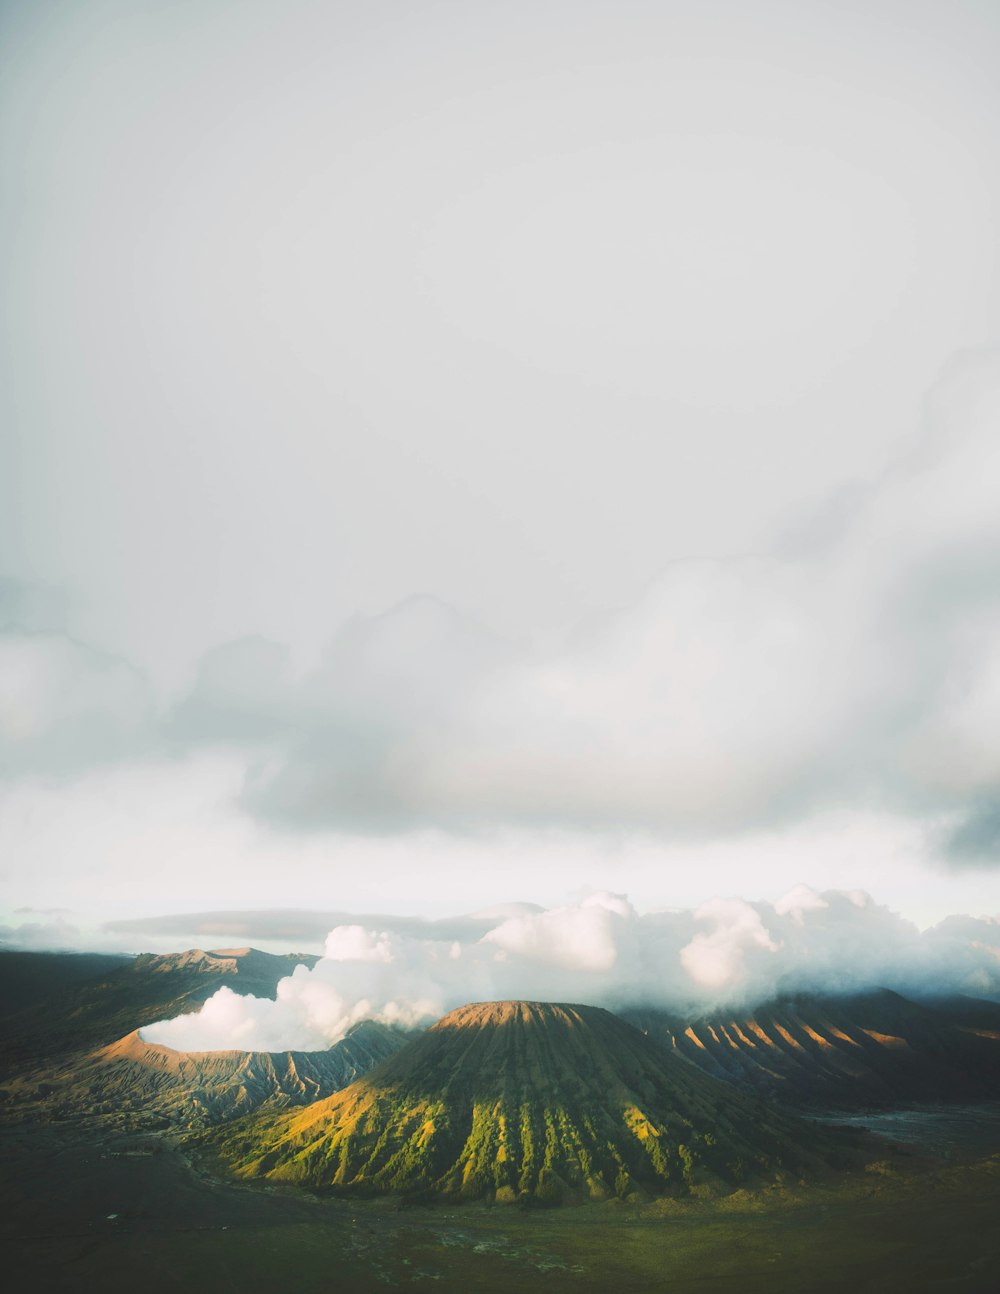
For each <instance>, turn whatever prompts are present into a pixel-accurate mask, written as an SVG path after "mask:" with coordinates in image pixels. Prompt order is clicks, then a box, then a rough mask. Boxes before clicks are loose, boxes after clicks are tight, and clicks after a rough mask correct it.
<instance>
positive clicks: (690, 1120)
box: [211, 1002, 844, 1202]
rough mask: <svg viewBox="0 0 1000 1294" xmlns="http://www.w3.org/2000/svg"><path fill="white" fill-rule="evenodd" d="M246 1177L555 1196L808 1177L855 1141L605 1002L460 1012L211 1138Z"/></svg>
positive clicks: (699, 1188)
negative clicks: (722, 1077) (366, 1065)
mask: <svg viewBox="0 0 1000 1294" xmlns="http://www.w3.org/2000/svg"><path fill="white" fill-rule="evenodd" d="M211 1144H212V1145H213V1146H214V1147H215V1148H216V1149H217V1150H218V1152H219V1153H220V1154H221V1156H222V1158H223V1160H224V1161H226V1162H227V1163H228V1164H229V1165H230V1166H231V1168H232V1169H233V1170H234V1171H235V1172H236V1173H237V1174H238V1175H241V1176H245V1177H267V1178H271V1179H275V1180H281V1181H290V1182H300V1183H305V1184H309V1185H312V1186H329V1187H334V1188H342V1189H347V1190H352V1189H353V1190H370V1191H399V1192H428V1193H432V1194H439V1195H445V1196H466V1197H482V1196H491V1195H496V1197H497V1198H498V1199H501V1200H509V1199H515V1198H518V1197H521V1198H525V1199H537V1200H542V1201H553V1202H554V1201H557V1200H560V1199H565V1198H579V1197H587V1196H589V1197H592V1198H603V1197H607V1196H610V1195H616V1194H617V1195H628V1194H630V1193H631V1192H632V1191H634V1190H637V1189H640V1190H641V1189H648V1190H652V1191H655V1192H656V1193H660V1194H662V1193H675V1194H688V1193H692V1192H694V1193H700V1192H712V1191H718V1190H722V1189H726V1188H734V1187H736V1186H738V1185H739V1184H741V1183H743V1182H745V1181H749V1180H753V1179H761V1178H765V1179H773V1178H775V1177H776V1176H778V1175H780V1174H781V1173H782V1172H784V1171H794V1172H796V1173H801V1172H811V1171H813V1170H816V1169H819V1168H820V1167H821V1166H822V1165H824V1164H827V1163H829V1162H830V1160H831V1158H836V1157H837V1155H838V1153H840V1148H841V1147H842V1145H843V1144H844V1143H843V1142H841V1141H838V1140H836V1139H834V1138H833V1137H832V1136H831V1135H828V1134H827V1133H825V1132H823V1131H821V1130H819V1129H818V1128H815V1127H813V1126H812V1125H809V1124H805V1123H801V1122H799V1121H798V1120H796V1119H794V1118H792V1117H790V1116H787V1115H783V1114H780V1113H778V1112H776V1111H774V1110H773V1109H768V1108H767V1107H766V1106H764V1105H763V1104H762V1103H761V1102H759V1101H757V1100H755V1099H754V1098H752V1097H748V1096H745V1095H743V1094H741V1093H740V1092H737V1091H734V1090H733V1089H732V1088H731V1087H730V1086H728V1085H726V1084H724V1083H720V1082H718V1081H717V1080H715V1079H713V1078H711V1077H709V1076H708V1075H706V1074H703V1073H701V1072H700V1071H699V1070H698V1069H696V1068H695V1067H693V1066H692V1065H690V1064H688V1063H687V1062H686V1061H685V1060H683V1059H680V1058H678V1057H677V1056H676V1055H672V1054H671V1053H670V1052H668V1051H666V1050H665V1049H663V1048H661V1047H660V1046H658V1045H657V1044H656V1043H654V1042H652V1041H651V1040H650V1039H648V1038H646V1037H645V1036H643V1034H641V1033H640V1032H639V1031H638V1030H636V1029H634V1028H633V1027H632V1026H631V1025H629V1024H627V1023H626V1022H625V1021H623V1020H621V1019H619V1018H618V1017H616V1016H614V1015H612V1014H610V1013H609V1012H607V1011H603V1010H601V1009H599V1008H596V1007H587V1006H565V1005H555V1004H549V1003H533V1002H493V1003H482V1004H476V1005H471V1006H466V1007H462V1008H460V1009H459V1010H457V1011H453V1012H451V1014H449V1015H447V1016H445V1017H444V1019H443V1020H441V1021H439V1023H438V1024H437V1025H435V1026H434V1027H433V1028H432V1029H430V1030H428V1031H427V1032H426V1033H425V1034H423V1035H421V1036H420V1037H418V1038H416V1039H414V1040H413V1041H412V1042H410V1043H408V1044H407V1045H406V1046H405V1047H403V1048H402V1049H401V1050H400V1051H399V1052H397V1053H396V1055H395V1056H393V1057H392V1058H391V1059H390V1060H388V1061H387V1062H385V1063H384V1064H383V1065H381V1066H379V1067H378V1068H377V1069H376V1070H373V1071H372V1072H371V1073H370V1074H369V1075H367V1076H366V1077H365V1078H362V1079H361V1080H359V1081H358V1082H356V1083H353V1084H352V1085H351V1086H350V1087H348V1088H346V1089H345V1090H344V1091H342V1092H339V1093H338V1094H337V1095H335V1096H333V1097H330V1098H328V1099H327V1100H324V1101H319V1102H316V1103H315V1104H313V1105H309V1106H306V1107H305V1108H304V1109H301V1110H296V1111H294V1112H288V1113H285V1114H281V1115H278V1116H275V1117H255V1118H251V1119H246V1120H241V1121H239V1122H238V1123H236V1124H231V1125H229V1126H228V1127H226V1128H225V1129H222V1130H220V1131H219V1132H218V1133H216V1134H213V1137H212V1142H211Z"/></svg>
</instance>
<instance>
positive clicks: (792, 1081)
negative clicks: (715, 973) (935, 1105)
mask: <svg viewBox="0 0 1000 1294" xmlns="http://www.w3.org/2000/svg"><path fill="white" fill-rule="evenodd" d="M625 1015H626V1018H627V1019H629V1020H630V1021H631V1022H632V1023H633V1024H635V1025H636V1027H637V1028H640V1029H642V1030H643V1031H644V1032H646V1033H648V1035H649V1036H650V1037H651V1038H653V1039H654V1040H656V1041H659V1042H661V1043H663V1044H664V1045H666V1046H668V1047H670V1048H671V1049H673V1050H674V1051H675V1053H676V1054H677V1055H680V1056H683V1057H684V1058H686V1059H687V1060H689V1061H691V1062H693V1064H695V1065H697V1066H698V1067H699V1068H700V1069H702V1070H703V1071H704V1072H705V1073H707V1074H711V1075H712V1076H714V1077H716V1078H721V1079H725V1080H727V1081H729V1082H730V1083H733V1084H735V1085H737V1086H740V1087H743V1088H745V1089H747V1090H750V1091H756V1092H759V1093H761V1094H762V1095H766V1096H767V1097H768V1098H769V1099H778V1100H781V1101H786V1102H788V1103H789V1104H793V1105H796V1106H801V1107H803V1108H806V1107H813V1108H817V1107H834V1106H836V1107H845V1108H858V1107H864V1106H869V1105H894V1104H899V1103H901V1102H906V1101H946V1100H988V1099H995V1097H996V1095H997V1093H998V1092H1000V1006H997V1005H996V1004H995V1003H990V1002H976V1001H975V1000H974V999H971V998H965V999H961V998H953V999H950V1000H948V1001H942V1002H940V1003H932V1004H923V1003H917V1002H911V1001H909V1000H908V999H906V998H904V997H901V996H900V995H899V994H898V993H893V992H890V991H889V990H887V989H882V990H879V991H877V992H872V993H864V994H858V995H854V996H851V997H842V998H834V997H815V996H812V997H807V996H798V997H794V998H787V999H784V1000H782V1001H779V1002H772V1003H770V1004H767V1005H764V1006H761V1007H758V1008H757V1009H756V1010H754V1011H752V1012H745V1011H744V1012H740V1011H735V1012H734V1011H728V1012H718V1013H714V1014H712V1015H708V1016H705V1017H704V1018H702V1019H695V1020H681V1019H679V1018H678V1017H676V1016H674V1015H670V1014H669V1013H666V1012H662V1011H631V1012H627V1013H625Z"/></svg>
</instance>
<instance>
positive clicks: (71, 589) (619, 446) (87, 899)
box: [0, 0, 1000, 942]
mask: <svg viewBox="0 0 1000 1294" xmlns="http://www.w3.org/2000/svg"><path fill="white" fill-rule="evenodd" d="M0 44H2V49H3V73H2V76H0V162H2V188H0V257H2V266H0V271H2V282H3V283H4V290H3V297H2V303H0V328H2V347H0V881H2V886H3V889H2V894H0V925H4V926H6V927H7V936H6V937H7V938H10V939H14V940H15V941H16V940H17V939H18V938H19V936H18V934H17V929H18V928H19V927H22V926H23V927H26V930H25V932H23V934H22V936H20V937H21V938H22V939H24V940H27V939H29V938H30V939H34V940H35V941H36V942H38V941H44V940H45V939H48V938H50V937H51V938H56V937H57V936H58V937H59V938H61V939H62V940H63V941H66V940H69V941H72V939H73V938H74V937H75V935H74V934H73V933H72V932H73V931H76V930H80V931H82V930H84V929H88V930H89V929H91V928H92V927H93V926H94V925H95V923H97V922H100V921H104V920H112V919H115V920H128V919H132V918H139V917H142V918H145V917H150V916H155V915H157V914H164V913H178V912H195V911H204V910H215V909H224V908H227V907H231V908H238V909H240V910H244V909H249V908H281V907H288V908H296V909H307V908H310V907H315V908H317V909H322V910H334V911H343V910H351V909H354V910H368V911H387V910H393V911H398V912H408V913H424V914H428V915H434V916H445V915H449V914H456V913H460V912H463V911H470V910H475V909H476V908H479V907H484V906H488V905H490V904H493V903H496V902H498V901H501V900H514V899H517V900H527V901H531V902H538V903H543V904H554V903H559V902H564V901H566V900H568V899H579V897H580V896H581V895H582V894H584V893H586V892H587V891H589V890H591V889H599V890H603V889H611V890H614V891H616V892H625V891H627V892H628V893H629V894H630V895H631V897H632V900H633V902H635V903H636V904H637V905H638V906H639V908H640V909H641V910H647V909H649V908H652V907H662V906H673V905H696V904H698V903H700V902H702V901H703V900H706V899H708V898H711V897H712V896H713V895H734V894H742V895H745V896H748V897H751V898H768V899H771V900H777V899H778V898H779V897H780V896H781V894H782V893H784V892H785V891H786V890H788V889H789V888H791V887H792V886H794V885H795V884H797V883H800V882H805V883H808V884H809V885H812V886H815V887H818V888H820V889H826V888H829V887H834V888H841V889H847V890H853V889H857V888H859V887H860V888H863V889H866V890H869V891H871V892H872V893H873V894H875V895H876V897H877V899H878V901H879V902H880V903H883V904H888V905H889V906H890V907H892V908H893V909H895V910H898V911H901V912H902V913H904V914H905V915H906V916H908V917H910V918H912V919H914V920H916V921H918V922H920V923H924V924H926V923H930V922H932V921H936V920H939V919H940V918H941V917H943V916H945V915H947V914H948V913H951V912H966V913H971V914H975V915H979V916H983V915H994V916H996V915H1000V741H998V739H997V734H998V733H1000V434H998V432H1000V273H998V261H997V252H998V240H1000V12H998V10H997V6H996V5H995V4H994V3H993V2H992V0H982V2H979V0H933V2H930V3H927V2H925V3H921V0H905V2H903V0H900V2H899V3H894V2H892V0H866V2H865V3H853V2H852V0H836V2H830V3H820V2H815V0H797V2H795V3H791V2H788V3H782V2H779V0H757V2H756V3H753V4H748V3H735V2H733V3H729V2H727V0H697V2H695V0H675V2H673V3H671V0H659V2H658V3H652V2H649V3H641V2H639V0H615V2H614V3H611V0H600V2H596V3H587V0H563V2H561V3H546V0H532V3H523V4H521V3H510V2H509V0H508V2H506V3H499V2H497V3H494V2H492V0H479V2H477V3H471V2H467V3H433V2H431V0H405V2H404V0H400V2H398V3H396V2H392V0H361V2H359V3H337V2H335V0H327V2H325V3H308V2H306V0H281V3H278V2H277V0H275V2H273V3H263V2H258V0H240V2H239V3H236V2H235V0H233V2H230V3H223V2H221V0H197V3H190V4H189V3H167V2H166V0H147V2H143V0H66V2H65V3H53V2H51V0H35V2H34V3H32V4H15V3H7V4H0ZM29 927H30V929H27V928H29ZM67 931H68V932H69V933H67ZM46 932H48V933H46ZM60 932H61V933H60ZM88 937H89V936H88ZM81 938H82V936H81Z"/></svg>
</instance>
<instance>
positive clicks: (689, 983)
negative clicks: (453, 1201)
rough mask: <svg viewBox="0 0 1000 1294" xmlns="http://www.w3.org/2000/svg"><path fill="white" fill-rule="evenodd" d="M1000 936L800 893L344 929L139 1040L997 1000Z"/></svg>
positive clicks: (239, 1042)
mask: <svg viewBox="0 0 1000 1294" xmlns="http://www.w3.org/2000/svg"><path fill="white" fill-rule="evenodd" d="M998 931H1000V925H998V924H997V922H995V921H989V920H985V921H984V920H975V919H971V918H958V917H956V918H950V919H949V920H948V921H946V922H944V923H942V924H941V925H940V926H938V927H935V928H932V929H931V930H929V931H927V932H925V933H923V934H921V933H920V932H919V931H918V930H917V928H916V927H915V926H914V925H912V924H911V923H910V922H908V921H905V920H903V919H902V918H900V917H899V916H898V915H896V914H895V913H893V912H891V911H890V910H889V909H888V908H886V907H882V906H880V905H878V904H876V903H874V902H873V900H872V899H871V898H870V897H869V896H868V895H866V894H861V893H857V892H855V893H839V892H836V891H828V892H826V893H824V894H817V893H815V892H813V891H810V890H809V889H808V887H806V886H798V887H796V890H795V892H794V893H793V894H791V895H789V896H786V897H785V898H784V899H782V900H780V901H779V902H777V903H774V904H770V903H761V902H758V903H748V902H747V901H746V900H744V899H737V898H731V899H713V900H711V901H709V902H707V903H705V904H703V905H701V906H700V907H699V908H697V909H695V910H694V911H690V910H679V911H672V912H657V913H650V914H648V915H645V916H643V915H640V914H639V913H638V912H637V911H636V910H635V908H634V907H633V906H632V905H631V904H630V903H629V902H628V901H627V899H625V898H624V897H623V896H620V895H613V894H595V895H591V896H590V897H588V898H587V899H585V900H583V901H582V902H580V903H576V904H571V905H567V906H563V907H560V908H553V909H549V910H543V911H540V912H536V913H519V914H516V915H514V916H511V917H508V918H506V919H501V920H499V921H498V923H497V925H496V926H495V928H494V929H492V930H491V931H489V932H488V933H487V934H485V935H484V936H482V937H481V938H478V939H474V940H465V941H456V940H450V941H446V940H437V939H426V938H425V939H421V938H415V937H412V936H405V935H401V934H399V933H395V932H393V931H390V930H381V931H379V930H372V929H369V930H366V929H364V928H362V927H360V926H342V927H338V928H337V929H335V930H333V931H331V932H330V935H329V936H328V939H327V955H326V957H325V958H324V959H323V960H321V961H320V962H319V963H317V965H316V966H315V968H314V969H313V970H311V971H310V970H307V969H306V968H305V967H298V968H297V969H296V971H295V973H294V975H292V976H290V977H289V978H287V979H285V980H282V981H281V983H280V984H279V986H278V992H277V998H276V1000H275V1001H273V1002H272V1001H268V1000H264V999H259V998H241V997H239V996H237V995H236V994H233V993H232V992H230V991H229V990H227V989H223V990H220V991H219V992H218V993H217V994H215V996H214V997H213V998H211V999H210V1000H209V1001H208V1002H207V1003H206V1004H205V1006H204V1007H203V1008H202V1010H201V1011H200V1012H199V1013H198V1014H196V1015H186V1016H180V1017H178V1018H176V1019H174V1020H169V1021H163V1022H160V1023H159V1024H155V1025H150V1026H148V1027H145V1028H144V1029H143V1031H142V1032H143V1036H144V1037H146V1038H148V1039H149V1040H150V1041H154V1042H159V1043H163V1044H165V1045H167V1046H170V1047H174V1048H176V1049H178V1050H199V1049H202V1050H217V1049H225V1048H227V1047H237V1048H246V1049H250V1050H257V1049H262V1050H269V1049H270V1050H275V1049H284V1048H299V1049H305V1050H310V1049H319V1048H324V1047H327V1046H329V1045H331V1044H332V1043H334V1042H336V1041H337V1040H338V1039H339V1038H341V1037H342V1036H343V1034H344V1032H345V1031H346V1030H347V1029H348V1028H349V1027H350V1026H351V1024H353V1023H355V1022H356V1021H358V1020H361V1019H366V1018H373V1019H378V1020H382V1021H384V1022H386V1023H396V1024H400V1025H403V1026H407V1027H412V1026H417V1025H422V1024H427V1023H429V1022H431V1021H432V1020H434V1019H435V1018H437V1017H439V1016H441V1015H443V1014H444V1013H445V1012H446V1011H447V1010H449V1009H451V1008H452V1007H455V1006H459V1005H461V1004H463V1003H465V1002H469V1001H485V1000H495V999H505V998H528V999H536V1000H548V1001H553V1000H555V1001H574V1002H585V1003H590V1004H595V1005H605V1006H611V1007H614V1006H626V1005H643V1004H644V1005H656V1006H661V1007H666V1008H669V1009H674V1010H684V1011H687V1010H692V1009H697V1008H699V1007H712V1006H721V1005H733V1006H740V1005H744V1006H753V1005H754V1004H756V1003H758V1002H760V1001H762V1000H764V999H766V998H770V997H773V996H775V995H776V994H780V993H790V992H795V991H799V990H802V991H813V992H842V993H846V992H852V991H860V990H863V989H866V988H872V987H879V986H884V987H889V988H894V989H897V990H900V991H903V992H917V993H943V992H971V993H990V994H997V993H1000V933H998Z"/></svg>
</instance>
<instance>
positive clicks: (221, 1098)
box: [15, 1020, 405, 1126]
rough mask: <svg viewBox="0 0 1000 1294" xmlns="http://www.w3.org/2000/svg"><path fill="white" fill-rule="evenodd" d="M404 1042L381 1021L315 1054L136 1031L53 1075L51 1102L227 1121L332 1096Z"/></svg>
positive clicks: (67, 1107)
mask: <svg viewBox="0 0 1000 1294" xmlns="http://www.w3.org/2000/svg"><path fill="white" fill-rule="evenodd" d="M404 1042H405V1035H403V1034H401V1033H398V1032H397V1031H396V1030H394V1029H390V1028H387V1027H386V1026H385V1025H382V1024H378V1023H376V1022H375V1021H373V1020H365V1021H362V1022H361V1023H360V1024H356V1025H355V1026H354V1027H353V1028H352V1029H351V1030H350V1031H349V1033H348V1034H347V1035H346V1037H344V1038H342V1039H341V1041H340V1042H338V1043H335V1044H334V1045H333V1046H332V1047H330V1048H329V1049H328V1050H326V1051H312V1052H302V1051H281V1052H266V1051H174V1050H173V1049H172V1048H170V1047H164V1046H161V1045H159V1044H157V1043H150V1042H146V1041H145V1040H144V1039H143V1038H142V1037H141V1036H140V1034H139V1032H138V1031H135V1032H133V1033H131V1034H129V1035H127V1037H125V1038H122V1039H120V1040H119V1041H118V1042H116V1043H113V1044H112V1045H111V1046H110V1047H103V1048H101V1049H100V1050H99V1051H97V1052H95V1053H93V1054H91V1055H89V1056H86V1057H84V1058H82V1059H81V1060H79V1061H76V1062H74V1063H72V1064H71V1065H69V1066H66V1067H64V1068H62V1069H61V1070H55V1071H52V1072H50V1073H49V1074H48V1075H46V1080H47V1081H46V1083H45V1088H46V1101H47V1104H48V1105H49V1106H51V1107H52V1108H53V1109H58V1110H61V1111H63V1112H66V1111H70V1112H74V1111H75V1112H77V1113H84V1112H85V1113H88V1114H114V1115H122V1114H130V1113H131V1114H136V1115H141V1116H143V1118H144V1119H146V1120H148V1119H150V1118H158V1119H163V1120H166V1121H168V1122H170V1123H174V1124H182V1125H188V1126H190V1125H192V1124H212V1123H220V1122H223V1121H224V1120H226V1119H232V1118H236V1117H238V1116H240V1115H243V1114H249V1113H251V1112H252V1111H254V1110H259V1109H269V1110H275V1109H285V1108H287V1107H288V1106H301V1105H306V1104H308V1103H309V1102H312V1101H315V1100H318V1099H320V1098H322V1097H325V1096H329V1095H330V1094H331V1093H333V1092H337V1091H339V1090H340V1089H341V1088H343V1087H346V1086H347V1085H348V1084H349V1083H352V1082H353V1081H354V1080H355V1079H356V1078H358V1077H359V1076H360V1075H362V1074H366V1073H367V1072H368V1071H369V1070H370V1069H373V1068H374V1067H375V1066H376V1065H378V1064H380V1063H381V1062H382V1061H384V1060H385V1059H386V1058H387V1057H388V1056H391V1055H392V1054H393V1053H394V1052H396V1051H398V1050H399V1048H400V1047H401V1046H403V1045H404ZM15 1095H16V1090H15ZM26 1095H28V1096H30V1092H29V1093H27V1094H26Z"/></svg>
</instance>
